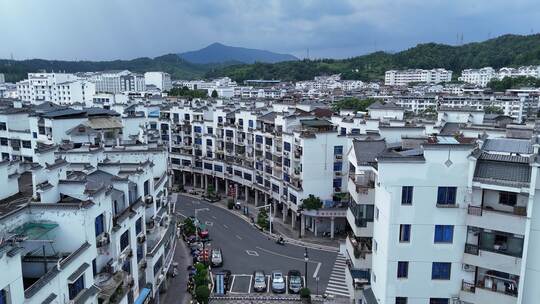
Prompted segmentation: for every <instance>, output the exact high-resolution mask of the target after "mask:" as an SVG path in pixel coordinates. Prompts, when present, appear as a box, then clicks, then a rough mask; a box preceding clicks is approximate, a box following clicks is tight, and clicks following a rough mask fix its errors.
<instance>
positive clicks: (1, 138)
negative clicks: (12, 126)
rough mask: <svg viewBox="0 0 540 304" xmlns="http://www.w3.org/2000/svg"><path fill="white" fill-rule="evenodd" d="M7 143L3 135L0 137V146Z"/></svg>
mask: <svg viewBox="0 0 540 304" xmlns="http://www.w3.org/2000/svg"><path fill="white" fill-rule="evenodd" d="M7 145H8V139H7V138H5V137H0V146H7Z"/></svg>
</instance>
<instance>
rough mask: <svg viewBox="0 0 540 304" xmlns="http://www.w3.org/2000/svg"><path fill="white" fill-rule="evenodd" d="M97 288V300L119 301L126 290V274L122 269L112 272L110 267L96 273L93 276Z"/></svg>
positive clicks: (107, 302) (110, 303)
mask: <svg viewBox="0 0 540 304" xmlns="http://www.w3.org/2000/svg"><path fill="white" fill-rule="evenodd" d="M94 282H95V286H96V287H98V288H99V293H98V300H99V302H100V303H104V304H115V303H120V302H121V301H122V299H123V298H124V297H125V296H126V294H127V291H128V288H127V287H128V283H129V282H128V275H126V273H125V272H123V271H121V270H120V271H117V272H114V273H112V271H111V269H109V270H107V271H104V272H101V273H98V274H97V275H96V276H95V278H94Z"/></svg>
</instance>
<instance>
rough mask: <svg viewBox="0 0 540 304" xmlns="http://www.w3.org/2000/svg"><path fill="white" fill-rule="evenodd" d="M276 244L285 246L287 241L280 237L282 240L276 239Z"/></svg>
mask: <svg viewBox="0 0 540 304" xmlns="http://www.w3.org/2000/svg"><path fill="white" fill-rule="evenodd" d="M276 244H278V245H285V240H284V239H283V238H282V237H280V238H278V239H276Z"/></svg>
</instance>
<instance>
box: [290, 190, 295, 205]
mask: <svg viewBox="0 0 540 304" xmlns="http://www.w3.org/2000/svg"><path fill="white" fill-rule="evenodd" d="M289 200H290V201H291V202H292V203H293V204H295V205H296V195H293V194H292V193H289Z"/></svg>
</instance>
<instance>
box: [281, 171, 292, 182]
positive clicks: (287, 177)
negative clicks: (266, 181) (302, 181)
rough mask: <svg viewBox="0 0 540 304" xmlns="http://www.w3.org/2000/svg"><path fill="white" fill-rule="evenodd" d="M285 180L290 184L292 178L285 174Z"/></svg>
mask: <svg viewBox="0 0 540 304" xmlns="http://www.w3.org/2000/svg"><path fill="white" fill-rule="evenodd" d="M283 180H284V181H286V182H290V181H291V178H290V176H289V174H287V173H283Z"/></svg>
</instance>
